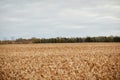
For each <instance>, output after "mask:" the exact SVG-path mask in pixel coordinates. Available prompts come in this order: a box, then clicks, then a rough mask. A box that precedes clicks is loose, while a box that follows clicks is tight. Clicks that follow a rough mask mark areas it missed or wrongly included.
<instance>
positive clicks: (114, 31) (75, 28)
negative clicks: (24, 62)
mask: <svg viewBox="0 0 120 80" xmlns="http://www.w3.org/2000/svg"><path fill="white" fill-rule="evenodd" d="M109 35H117V36H120V0H0V39H11V37H14V38H19V37H22V38H31V37H39V38H50V37H85V36H109Z"/></svg>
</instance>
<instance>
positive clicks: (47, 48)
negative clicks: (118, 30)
mask: <svg viewBox="0 0 120 80" xmlns="http://www.w3.org/2000/svg"><path fill="white" fill-rule="evenodd" d="M119 79H120V43H115V42H112V43H54V44H53V43H45V44H44V43H40V44H5V45H0V80H119Z"/></svg>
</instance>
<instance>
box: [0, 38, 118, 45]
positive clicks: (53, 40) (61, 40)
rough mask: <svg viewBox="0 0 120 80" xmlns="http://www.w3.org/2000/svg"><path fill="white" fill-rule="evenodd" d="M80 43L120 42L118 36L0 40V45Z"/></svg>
mask: <svg viewBox="0 0 120 80" xmlns="http://www.w3.org/2000/svg"><path fill="white" fill-rule="evenodd" d="M82 42H120V36H108V37H106V36H99V37H71V38H66V37H57V38H48V39H47V38H35V37H34V38H30V39H23V38H18V39H16V40H0V44H30V43H82Z"/></svg>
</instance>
